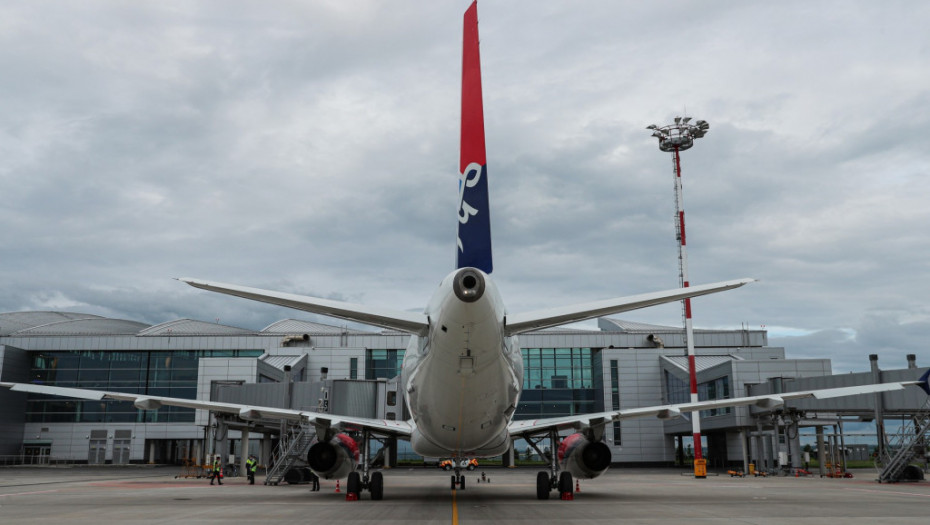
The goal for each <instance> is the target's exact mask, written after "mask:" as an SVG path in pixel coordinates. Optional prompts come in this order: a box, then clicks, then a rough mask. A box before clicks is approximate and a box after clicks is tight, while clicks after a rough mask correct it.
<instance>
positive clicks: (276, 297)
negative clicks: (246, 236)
mask: <svg viewBox="0 0 930 525" xmlns="http://www.w3.org/2000/svg"><path fill="white" fill-rule="evenodd" d="M178 280H179V281H183V282H185V283H187V284H189V285H191V286H193V287H195V288H201V289H204V290H209V291H211V292H219V293H224V294H227V295H234V296H236V297H242V298H245V299H251V300H253V301H261V302H263V303H270V304H276V305H278V306H286V307H288V308H294V309H296V310H303V311H305V312H313V313H315V314H321V315H328V316H330V317H336V318H339V319H347V320H349V321H357V322H359V323H364V324H370V325H374V326H380V327H382V328H389V329H391V330H398V331H401V332H406V333H408V334H416V335H425V334H426V332H427V329H428V328H429V322H428V320H427V318H426V316H425V315H424V314H420V313H414V312H405V311H403V310H391V309H388V308H376V307H372V306H365V305H361V304H353V303H345V302H342V301H331V300H329V299H320V298H318V297H310V296H306V295H295V294H289V293H282V292H273V291H270V290H262V289H259V288H249V287H247V286H237V285H235V284H225V283H216V282H210V281H201V280H198V279H178Z"/></svg>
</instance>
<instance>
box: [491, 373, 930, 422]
mask: <svg viewBox="0 0 930 525" xmlns="http://www.w3.org/2000/svg"><path fill="white" fill-rule="evenodd" d="M928 376H930V371H927V372H926V373H924V375H923V376H921V378H920V379H919V380H917V381H899V382H895V383H877V384H873V385H860V386H849V387H842V388H826V389H821V390H805V391H801V392H785V393H781V394H766V395H761V396H750V397H736V398H733V399H714V400H710V401H698V402H696V403H679V404H676V405H659V406H651V407H642V408H630V409H626V410H612V411H608V412H598V413H594V414H578V415H575V416H565V417H555V418H548V419H527V420H519V421H513V422H511V423H510V426H509V428H508V430H509V431H510V435H511V436H513V437H521V436H523V435H524V434H529V435H532V434H538V433H541V432H546V431H549V430H553V429H555V430H566V429H572V428H573V429H582V428H586V427H592V426H597V425H603V424H606V423H610V422H613V421H619V420H621V419H631V418H636V417H647V416H655V417H657V418H659V419H674V418H677V417H680V416H681V415H682V413H684V412H697V411H700V410H709V409H712V408H726V407H740V406H750V405H752V406H756V407H759V408H777V407H779V406H782V405H783V404H784V403H785V401H788V400H792V399H804V398H814V399H829V398H833V397H844V396H854V395H858V394H874V393H878V392H891V391H895V390H903V389H904V388H905V387H907V386H910V385H917V386H919V387H920V388H922V389H924V391H925V392H927V394H928V395H930V386H928V385H927V377H928Z"/></svg>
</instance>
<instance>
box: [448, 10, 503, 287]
mask: <svg viewBox="0 0 930 525" xmlns="http://www.w3.org/2000/svg"><path fill="white" fill-rule="evenodd" d="M462 41H463V46H462V134H461V144H460V147H461V157H460V159H459V173H460V175H459V227H458V248H457V251H456V253H457V256H456V267H457V268H465V267H472V268H478V269H479V270H481V271H483V272H484V273H491V271H492V270H493V268H494V265H493V262H492V259H491V214H490V209H489V204H490V203H489V200H488V164H487V155H486V151H485V141H484V108H483V104H482V99H481V58H480V55H479V53H478V4H477V2H474V3H472V4H471V7H469V8H468V10H467V11H465V23H464V32H463V39H462Z"/></svg>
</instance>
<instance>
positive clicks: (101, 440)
mask: <svg viewBox="0 0 930 525" xmlns="http://www.w3.org/2000/svg"><path fill="white" fill-rule="evenodd" d="M87 447H88V449H87V463H88V464H89V465H103V464H104V463H106V461H107V431H106V430H91V431H90V442H89V443H88V445H87Z"/></svg>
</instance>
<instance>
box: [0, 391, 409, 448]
mask: <svg viewBox="0 0 930 525" xmlns="http://www.w3.org/2000/svg"><path fill="white" fill-rule="evenodd" d="M0 386H3V387H6V388H9V389H10V390H12V391H14V392H27V393H32V394H48V395H53V396H62V397H75V398H78V399H92V400H101V399H113V400H117V401H132V402H133V404H134V405H135V407H136V408H139V409H141V410H156V409H158V408H160V407H161V406H163V405H168V406H176V407H187V408H195V409H198V410H209V411H211V412H220V413H224V414H234V415H237V416H239V417H240V418H242V419H245V420H253V419H259V418H274V419H286V420H289V421H294V422H304V423H310V424H314V425H317V426H320V427H326V428H329V427H333V428H344V429H348V430H355V429H368V430H371V431H374V432H377V433H381V434H390V435H395V436H399V437H407V436H410V434H411V433H412V432H413V423H412V422H410V421H389V420H382V419H369V418H364V417H352V416H339V415H335V414H325V413H319V412H307V411H301V410H291V409H287V408H274V407H263V406H252V405H239V404H236V403H220V402H218V401H200V400H197V399H181V398H177V397H162V396H147V395H144V394H126V393H123V392H106V391H103V390H85V389H83V388H66V387H60V386H47V385H35V384H29V383H5V382H0Z"/></svg>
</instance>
